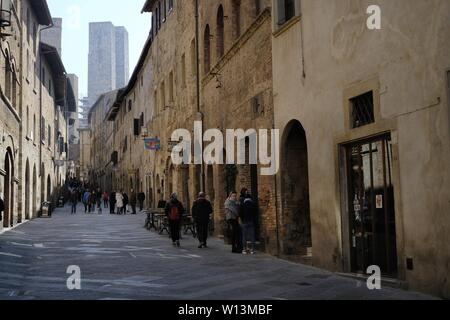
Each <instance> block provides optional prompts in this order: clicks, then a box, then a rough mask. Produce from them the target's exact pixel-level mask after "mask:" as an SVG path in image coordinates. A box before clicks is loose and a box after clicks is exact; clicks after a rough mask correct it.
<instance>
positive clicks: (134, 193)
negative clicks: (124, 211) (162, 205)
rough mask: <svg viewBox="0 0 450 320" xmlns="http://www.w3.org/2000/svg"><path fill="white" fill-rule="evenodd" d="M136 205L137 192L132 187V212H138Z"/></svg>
mask: <svg viewBox="0 0 450 320" xmlns="http://www.w3.org/2000/svg"><path fill="white" fill-rule="evenodd" d="M136 205H137V195H136V192H134V189H131V193H130V206H131V213H132V214H136Z"/></svg>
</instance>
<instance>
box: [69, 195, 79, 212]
mask: <svg viewBox="0 0 450 320" xmlns="http://www.w3.org/2000/svg"><path fill="white" fill-rule="evenodd" d="M70 204H71V207H72V209H71V212H70V213H71V214H77V205H78V191H77V190H72V192H71V194H70Z"/></svg>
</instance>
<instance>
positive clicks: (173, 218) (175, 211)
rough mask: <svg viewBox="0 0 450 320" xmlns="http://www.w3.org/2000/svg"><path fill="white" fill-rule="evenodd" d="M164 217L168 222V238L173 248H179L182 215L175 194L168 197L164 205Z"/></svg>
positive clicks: (181, 209) (182, 208) (182, 209)
mask: <svg viewBox="0 0 450 320" xmlns="http://www.w3.org/2000/svg"><path fill="white" fill-rule="evenodd" d="M165 212H166V216H167V219H168V220H169V229H170V236H171V238H172V242H173V245H174V246H177V247H180V238H181V219H182V217H183V215H184V207H183V204H182V203H181V202H180V201H178V199H177V194H176V193H173V194H172V195H171V196H170V201H169V202H168V203H167V205H166V209H165Z"/></svg>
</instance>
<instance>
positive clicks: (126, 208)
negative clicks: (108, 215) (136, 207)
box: [122, 192, 130, 214]
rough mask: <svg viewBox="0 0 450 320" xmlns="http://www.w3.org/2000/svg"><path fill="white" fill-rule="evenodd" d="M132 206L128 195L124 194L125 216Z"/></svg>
mask: <svg viewBox="0 0 450 320" xmlns="http://www.w3.org/2000/svg"><path fill="white" fill-rule="evenodd" d="M129 204H130V199H129V198H128V194H127V193H126V192H124V193H123V209H122V211H123V214H127V213H128V205H129Z"/></svg>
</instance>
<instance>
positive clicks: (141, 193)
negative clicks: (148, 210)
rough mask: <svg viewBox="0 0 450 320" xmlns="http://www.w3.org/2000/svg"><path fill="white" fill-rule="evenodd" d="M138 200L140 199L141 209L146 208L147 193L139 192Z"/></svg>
mask: <svg viewBox="0 0 450 320" xmlns="http://www.w3.org/2000/svg"><path fill="white" fill-rule="evenodd" d="M138 201H139V209H140V210H141V211H142V210H144V201H145V193H143V192H140V193H139V194H138Z"/></svg>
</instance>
